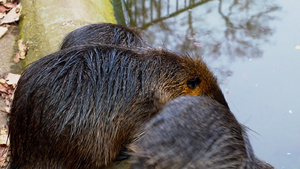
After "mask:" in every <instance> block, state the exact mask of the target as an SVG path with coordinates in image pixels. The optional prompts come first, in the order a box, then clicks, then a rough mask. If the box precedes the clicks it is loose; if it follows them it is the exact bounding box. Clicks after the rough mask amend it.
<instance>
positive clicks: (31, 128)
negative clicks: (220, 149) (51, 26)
mask: <svg viewBox="0 0 300 169" xmlns="http://www.w3.org/2000/svg"><path fill="white" fill-rule="evenodd" d="M142 53H143V54H141V53H138V52H134V51H132V50H130V49H129V48H122V47H117V46H114V45H113V46H110V45H96V46H91V45H89V46H82V45H81V46H75V47H70V48H66V49H64V50H60V51H58V52H55V53H53V54H50V55H48V56H46V57H44V58H41V59H40V60H38V61H36V62H34V63H33V64H32V65H31V66H30V67H28V68H27V69H26V70H25V71H24V73H23V74H22V76H21V78H20V80H19V82H18V86H17V89H16V91H15V97H14V100H13V104H12V108H11V117H10V124H9V127H10V138H11V156H12V160H11V168H64V167H66V168H74V169H77V168H97V167H100V166H103V165H108V164H110V163H111V162H112V161H113V160H114V159H115V158H116V156H117V155H118V154H119V153H120V151H121V148H122V147H124V146H125V145H127V144H129V143H131V142H132V140H133V136H134V135H135V134H136V132H137V130H138V129H139V128H140V127H141V126H142V124H143V123H144V122H146V121H148V120H150V119H151V118H152V117H153V116H154V115H156V114H157V113H158V112H159V110H160V109H161V107H162V106H163V105H164V104H166V103H167V102H169V101H170V100H172V99H174V98H176V97H178V96H180V95H200V96H202V95H205V96H210V97H211V98H213V99H215V100H217V101H218V102H220V103H221V104H223V105H224V106H226V107H228V105H227V103H226V101H225V99H224V96H223V94H222V92H221V90H220V88H219V86H218V83H217V80H216V78H215V77H214V76H213V74H212V73H211V72H210V71H209V70H208V68H207V66H206V65H205V63H204V62H203V61H202V60H200V59H193V58H191V57H188V56H181V55H177V54H173V53H171V52H169V51H163V50H161V51H156V50H151V51H150V50H149V51H147V52H142Z"/></svg>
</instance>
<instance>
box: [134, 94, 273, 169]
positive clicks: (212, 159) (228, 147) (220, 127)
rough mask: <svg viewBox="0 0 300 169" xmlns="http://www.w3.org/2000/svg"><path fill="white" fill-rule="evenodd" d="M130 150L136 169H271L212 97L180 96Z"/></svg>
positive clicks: (165, 107) (150, 125)
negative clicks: (257, 156)
mask: <svg viewBox="0 0 300 169" xmlns="http://www.w3.org/2000/svg"><path fill="white" fill-rule="evenodd" d="M141 131H142V132H141V133H142V134H141V136H139V135H138V136H137V137H138V138H137V140H136V141H135V142H133V143H132V144H130V145H129V149H130V150H131V151H132V153H131V154H132V157H131V161H132V163H133V164H132V169H154V168H155V169H169V168H172V169H187V168H217V169H221V168H224V169H225V168H226V169H228V168H247V169H254V168H257V169H261V168H265V169H269V168H270V169H271V168H273V167H272V166H270V165H269V164H267V163H265V162H263V161H260V160H259V159H258V158H256V156H255V155H254V154H253V151H252V148H251V145H250V142H249V140H248V136H247V134H246V132H245V131H244V129H243V127H242V126H241V125H240V124H239V123H238V121H237V120H236V118H235V117H234V115H233V114H232V113H231V112H230V111H229V109H228V108H227V107H225V106H224V105H222V104H220V103H218V102H217V101H215V100H213V99H211V98H210V97H207V96H180V97H178V98H176V99H174V100H172V101H170V102H169V103H167V104H166V105H165V106H164V108H163V109H162V110H161V111H160V112H159V113H158V115H156V116H155V117H154V118H153V119H151V120H150V121H148V122H147V123H146V125H145V127H144V129H142V130H141Z"/></svg>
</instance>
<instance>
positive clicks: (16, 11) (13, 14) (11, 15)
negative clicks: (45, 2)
mask: <svg viewBox="0 0 300 169" xmlns="http://www.w3.org/2000/svg"><path fill="white" fill-rule="evenodd" d="M20 11H21V6H20V4H19V5H17V6H16V7H14V8H13V9H11V10H10V11H9V12H8V13H7V14H6V16H5V17H4V18H3V19H2V20H1V21H0V24H4V23H12V22H15V21H18V20H19V18H20V15H21V12H20Z"/></svg>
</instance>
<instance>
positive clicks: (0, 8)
mask: <svg viewBox="0 0 300 169" xmlns="http://www.w3.org/2000/svg"><path fill="white" fill-rule="evenodd" d="M9 10H10V9H8V8H6V7H5V6H0V13H3V14H5V13H6V12H8V11H9Z"/></svg>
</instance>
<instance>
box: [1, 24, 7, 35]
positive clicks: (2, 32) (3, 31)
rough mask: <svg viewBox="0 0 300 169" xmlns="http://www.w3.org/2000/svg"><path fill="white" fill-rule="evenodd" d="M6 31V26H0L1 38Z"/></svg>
mask: <svg viewBox="0 0 300 169" xmlns="http://www.w3.org/2000/svg"><path fill="white" fill-rule="evenodd" d="M7 31H8V28H7V27H4V26H0V38H2V37H3V36H4V35H5V34H6V32H7Z"/></svg>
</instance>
